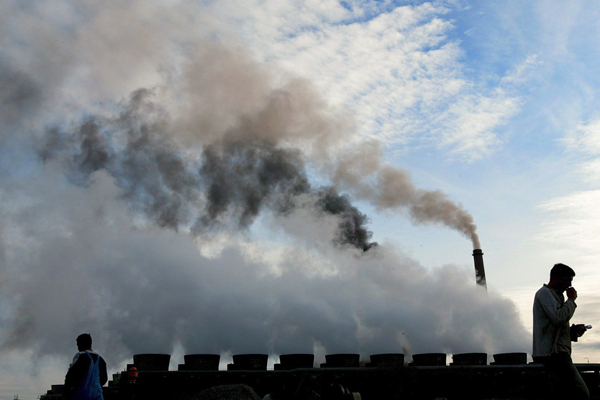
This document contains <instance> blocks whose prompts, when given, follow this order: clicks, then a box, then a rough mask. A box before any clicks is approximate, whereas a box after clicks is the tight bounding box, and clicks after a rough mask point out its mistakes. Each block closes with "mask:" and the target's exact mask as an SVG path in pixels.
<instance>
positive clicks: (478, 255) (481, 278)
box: [473, 249, 487, 289]
mask: <svg viewBox="0 0 600 400" xmlns="http://www.w3.org/2000/svg"><path fill="white" fill-rule="evenodd" d="M473 261H475V281H476V282H477V284H478V285H481V286H483V287H484V288H486V289H487V284H486V282H485V270H484V269H483V251H481V249H475V250H473Z"/></svg>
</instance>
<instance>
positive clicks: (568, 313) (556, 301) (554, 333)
mask: <svg viewBox="0 0 600 400" xmlns="http://www.w3.org/2000/svg"><path fill="white" fill-rule="evenodd" d="M574 276H575V271H573V269H571V268H570V267H568V266H567V265H564V264H556V265H554V267H552V270H551V271H550V282H548V284H547V285H544V286H542V288H541V289H539V290H538V291H537V293H536V294H535V299H534V302H533V358H534V360H535V361H538V362H542V363H543V364H544V366H545V367H546V371H547V372H548V374H549V376H550V381H551V382H552V389H553V394H554V395H556V396H557V398H559V397H562V398H568V399H573V400H575V399H582V400H589V398H590V392H589V390H588V388H587V386H586V385H585V382H584V381H583V379H582V378H581V375H580V374H579V372H578V371H577V369H576V368H575V366H574V365H573V361H572V360H571V333H573V336H574V339H575V340H576V338H577V337H579V336H581V335H583V333H584V332H585V330H586V329H585V328H584V327H580V326H573V327H571V328H570V327H569V322H570V320H571V317H572V316H573V314H574V313H575V309H576V308H577V304H575V300H576V299H577V291H576V290H575V289H574V288H573V287H571V283H572V282H573V277H574ZM565 291H566V292H567V301H565V299H564V296H563V292H565ZM571 330H573V332H571Z"/></svg>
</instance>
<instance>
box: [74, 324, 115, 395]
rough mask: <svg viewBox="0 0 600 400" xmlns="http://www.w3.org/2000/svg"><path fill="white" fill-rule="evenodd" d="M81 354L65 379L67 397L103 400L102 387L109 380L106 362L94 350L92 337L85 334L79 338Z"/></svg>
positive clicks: (75, 359) (76, 357)
mask: <svg viewBox="0 0 600 400" xmlns="http://www.w3.org/2000/svg"><path fill="white" fill-rule="evenodd" d="M77 349H78V350H79V353H77V354H75V357H73V362H72V363H71V366H70V367H69V371H67V376H66V377H65V390H66V397H67V399H70V400H103V397H102V386H103V385H104V384H105V383H106V381H107V380H108V374H107V373H106V362H104V359H103V358H102V357H100V354H98V353H96V352H95V351H94V350H92V337H91V336H90V334H89V333H83V334H81V335H79V336H78V337H77Z"/></svg>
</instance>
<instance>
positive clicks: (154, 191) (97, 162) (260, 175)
mask: <svg viewBox="0 0 600 400" xmlns="http://www.w3.org/2000/svg"><path fill="white" fill-rule="evenodd" d="M151 95H152V93H151V92H150V91H148V90H145V89H141V90H138V91H136V92H134V93H133V94H132V95H131V98H130V100H129V102H128V103H127V104H126V105H125V108H124V110H123V111H122V112H121V113H120V114H119V115H118V116H117V117H113V118H106V117H104V118H100V117H97V116H95V117H88V118H86V120H85V121H83V122H82V123H80V124H75V125H74V126H72V127H71V128H69V129H66V130H60V129H59V128H58V127H53V128H50V129H48V130H47V134H46V140H45V142H44V145H43V147H42V148H41V149H40V150H39V154H40V157H41V158H42V160H44V161H45V162H48V161H50V160H52V159H53V158H55V157H57V158H59V159H60V162H61V163H62V164H63V166H64V168H65V169H66V170H67V176H68V178H69V180H70V181H71V182H73V183H75V184H78V185H82V186H88V185H89V184H90V180H91V179H92V175H93V174H94V173H96V172H97V171H100V170H106V171H107V172H108V173H109V174H110V175H111V176H113V177H114V178H115V180H116V183H117V185H118V186H119V187H120V188H121V190H122V193H121V197H122V198H123V199H124V200H126V201H127V203H128V204H129V206H130V207H131V208H132V209H133V210H134V211H136V212H140V213H142V214H143V215H144V217H145V218H148V219H149V220H151V221H153V222H154V223H155V224H157V225H158V226H160V227H166V228H171V229H174V230H180V229H186V230H190V231H191V232H192V233H193V234H195V235H201V234H203V233H205V232H206V231H207V230H210V229H212V228H219V227H222V226H228V225H230V223H231V222H233V223H234V225H235V226H236V227H238V228H247V227H249V226H250V225H251V224H252V223H253V222H254V220H255V219H256V217H257V216H258V215H259V214H260V213H261V211H263V210H265V209H269V210H271V211H273V212H275V213H286V212H289V211H290V210H292V209H293V208H295V207H298V206H300V204H297V203H298V196H300V195H309V196H310V197H311V198H313V199H314V201H313V202H312V207H314V209H315V211H316V212H321V213H325V214H331V215H334V216H336V217H337V218H338V219H339V221H340V222H339V230H338V233H337V234H336V237H335V238H332V239H333V240H335V242H336V243H338V244H341V245H351V246H354V247H356V248H359V249H361V250H363V251H367V250H368V249H370V248H371V247H372V246H373V245H375V243H372V242H369V239H370V238H371V236H372V233H371V232H369V231H368V230H367V229H366V227H365V226H366V224H367V222H368V219H367V217H366V216H365V215H364V214H362V213H361V212H360V211H359V210H358V209H357V208H356V207H354V206H353V205H352V204H351V202H350V199H349V198H348V196H345V195H340V194H338V193H337V191H336V190H335V189H334V188H332V187H321V188H313V187H312V186H311V184H310V183H309V180H308V178H307V176H306V172H305V166H304V158H305V157H304V154H303V153H302V152H301V151H300V150H299V149H296V148H283V147H280V146H279V145H278V144H277V143H274V142H273V141H272V140H271V139H269V138H265V137H260V136H258V137H256V136H255V137H254V138H253V137H252V135H244V134H243V133H240V132H239V129H238V130H236V131H233V132H231V133H230V134H228V135H226V136H225V138H224V140H222V141H219V142H217V143H212V144H207V145H205V146H204V147H203V149H202V151H201V152H200V154H192V155H188V156H185V155H184V154H183V151H182V149H180V148H177V147H176V145H175V144H174V143H173V142H172V141H170V140H169V139H168V138H169V137H171V136H172V135H170V134H169V132H168V129H169V126H168V124H167V121H166V119H167V117H166V116H165V114H164V112H162V111H158V112H157V110H159V107H158V106H157V105H155V104H153V103H152V102H151V101H150V99H149V98H150V96H151ZM148 110H150V113H147V111H148ZM247 136H250V138H246V137H247ZM305 205H306V204H305V203H303V204H302V206H305Z"/></svg>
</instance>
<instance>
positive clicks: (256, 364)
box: [127, 353, 527, 371]
mask: <svg viewBox="0 0 600 400" xmlns="http://www.w3.org/2000/svg"><path fill="white" fill-rule="evenodd" d="M314 357H315V356H314V354H282V355H280V356H279V363H278V364H275V365H274V368H273V369H274V370H275V371H277V370H291V369H297V368H314ZM493 357H494V362H492V364H495V365H521V364H527V353H501V354H494V355H493ZM268 358H269V356H268V355H267V354H238V355H234V356H233V363H232V364H228V365H227V370H228V371H238V370H244V371H266V370H267V361H268ZM170 360H171V356H170V355H169V354H136V355H134V356H133V364H128V365H127V369H128V370H129V369H131V367H136V368H137V370H138V371H168V369H169V362H170ZM220 360H221V356H220V355H218V354H188V355H185V356H184V364H179V367H178V370H179V371H218V370H219V363H220ZM325 361H326V362H325V363H322V364H321V365H320V367H321V368H358V367H360V355H359V354H329V355H326V356H325ZM452 361H453V362H452V363H450V365H451V366H460V365H488V355H487V353H463V354H454V355H452ZM404 365H405V362H404V354H402V353H387V354H374V355H371V356H370V362H369V363H367V364H366V365H365V366H366V367H394V366H404ZM408 365H409V366H446V353H424V354H414V355H413V356H412V362H411V363H409V364H408Z"/></svg>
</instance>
